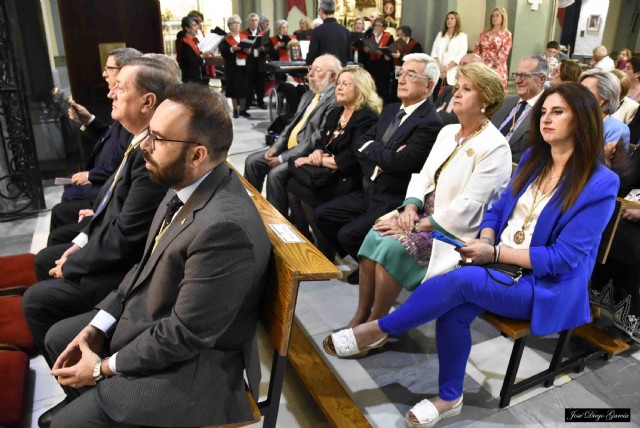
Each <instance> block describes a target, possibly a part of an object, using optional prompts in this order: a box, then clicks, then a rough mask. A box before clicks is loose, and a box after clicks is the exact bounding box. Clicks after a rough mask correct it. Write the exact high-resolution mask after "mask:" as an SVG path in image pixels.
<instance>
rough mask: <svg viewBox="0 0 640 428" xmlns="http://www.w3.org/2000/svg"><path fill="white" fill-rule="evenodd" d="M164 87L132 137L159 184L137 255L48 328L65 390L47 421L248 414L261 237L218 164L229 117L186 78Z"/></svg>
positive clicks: (130, 422) (262, 262)
mask: <svg viewBox="0 0 640 428" xmlns="http://www.w3.org/2000/svg"><path fill="white" fill-rule="evenodd" d="M167 97H168V98H167V100H166V101H164V102H163V103H162V104H161V105H160V107H158V109H157V111H156V113H155V114H154V116H153V119H152V120H151V123H150V125H149V130H150V138H148V139H145V140H144V141H143V142H142V143H141V149H142V151H143V152H144V158H145V159H146V161H147V168H148V169H149V172H150V174H151V177H152V179H153V180H157V181H158V182H161V183H163V184H164V185H166V186H169V187H170V190H169V192H167V195H166V197H165V199H164V201H163V203H161V204H160V207H159V208H158V210H157V211H156V214H155V216H154V218H153V223H152V224H151V229H150V233H149V237H148V239H147V243H146V246H145V251H144V254H143V257H142V260H141V261H140V263H139V264H138V265H136V266H134V267H133V269H131V271H130V272H129V273H128V274H127V276H126V277H125V279H124V280H123V281H122V283H121V284H120V286H119V287H118V289H117V290H114V291H113V292H111V293H110V294H109V295H108V296H107V297H106V298H105V299H104V300H102V301H101V302H100V303H99V304H98V305H97V306H96V308H95V309H94V310H91V311H90V312H87V313H84V314H81V315H78V316H75V317H73V318H70V319H65V320H63V321H61V322H59V323H57V324H56V325H54V326H53V327H52V328H51V330H50V332H49V333H48V334H47V343H46V344H47V350H48V351H49V352H50V356H51V359H53V360H55V361H56V363H55V365H54V367H53V370H52V374H53V375H54V376H57V377H58V382H59V383H60V384H61V385H63V387H64V389H65V392H66V393H67V396H68V400H67V401H70V402H69V403H67V402H63V403H61V404H60V405H58V406H56V407H54V408H53V409H52V410H50V412H51V413H55V414H54V415H53V425H54V426H61V427H87V426H91V427H125V426H126V427H134V426H135V427H139V426H142V425H144V426H172V427H177V426H192V427H193V426H196V427H201V426H211V425H216V426H217V425H222V424H229V423H233V422H241V421H245V420H248V419H250V418H251V417H252V413H251V408H250V406H249V402H248V400H247V396H246V389H245V381H244V379H245V378H244V374H245V371H246V375H247V379H248V383H249V386H250V388H252V391H253V392H254V394H256V393H257V387H258V386H259V384H260V374H259V373H260V364H259V360H258V359H257V351H258V349H257V341H256V332H257V327H258V317H259V308H260V302H261V301H262V295H263V286H264V279H265V273H266V268H267V265H268V262H269V256H270V251H271V245H270V242H269V237H268V235H267V233H266V230H265V227H264V223H263V222H262V220H261V219H260V215H259V213H258V211H257V209H256V207H255V205H254V204H253V202H252V201H251V198H250V197H249V196H248V195H247V192H246V190H245V188H244V187H243V186H242V183H241V182H240V180H239V178H238V177H237V175H236V174H235V173H234V172H233V171H231V170H230V169H229V168H228V167H227V166H226V164H225V160H226V157H227V152H228V150H229V147H230V146H231V140H232V138H233V129H232V124H231V119H230V118H229V115H228V114H227V113H226V111H225V109H224V106H223V104H222V102H221V100H220V99H219V97H218V96H216V95H214V94H212V93H211V92H209V91H208V89H207V88H205V87H201V86H199V85H196V84H185V85H181V86H177V87H172V88H170V89H169V90H168V91H167ZM81 387H85V388H82V389H78V388H81ZM256 396H257V395H256Z"/></svg>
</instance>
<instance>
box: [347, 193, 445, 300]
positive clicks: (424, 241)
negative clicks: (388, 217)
mask: <svg viewBox="0 0 640 428" xmlns="http://www.w3.org/2000/svg"><path fill="white" fill-rule="evenodd" d="M434 200H435V193H433V192H432V193H431V194H430V195H429V197H428V198H427V207H426V210H425V211H424V212H423V213H422V214H420V218H421V219H422V218H425V217H428V216H430V215H431V213H433V201H434ZM432 244H433V238H432V235H431V232H420V233H406V234H405V233H399V234H396V235H391V236H380V234H379V233H378V232H376V231H375V230H371V231H369V233H368V234H367V236H366V237H365V239H364V242H363V243H362V246H361V247H360V251H359V252H358V257H366V258H368V259H370V260H373V261H374V262H376V263H378V264H380V265H381V266H382V267H384V269H385V270H386V271H387V272H388V273H389V275H391V277H392V278H393V279H395V280H396V281H398V283H400V284H401V285H402V287H404V288H406V289H407V290H409V291H413V290H414V289H415V288H416V287H417V286H418V285H420V283H422V280H423V279H424V277H425V275H426V274H427V268H428V267H429V260H430V259H431V248H432Z"/></svg>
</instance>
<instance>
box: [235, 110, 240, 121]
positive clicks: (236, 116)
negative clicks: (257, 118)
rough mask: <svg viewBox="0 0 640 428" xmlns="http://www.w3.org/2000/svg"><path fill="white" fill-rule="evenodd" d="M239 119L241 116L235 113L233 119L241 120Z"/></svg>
mask: <svg viewBox="0 0 640 428" xmlns="http://www.w3.org/2000/svg"><path fill="white" fill-rule="evenodd" d="M239 117H240V115H239V114H238V112H237V111H234V112H233V118H234V119H237V118H239Z"/></svg>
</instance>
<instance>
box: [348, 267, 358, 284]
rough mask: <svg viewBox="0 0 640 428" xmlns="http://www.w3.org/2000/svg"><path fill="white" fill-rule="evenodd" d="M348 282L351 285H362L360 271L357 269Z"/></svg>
mask: <svg viewBox="0 0 640 428" xmlns="http://www.w3.org/2000/svg"><path fill="white" fill-rule="evenodd" d="M347 282H348V283H349V284H354V285H355V284H360V269H356V270H354V271H353V272H351V273H350V274H349V276H348V277H347Z"/></svg>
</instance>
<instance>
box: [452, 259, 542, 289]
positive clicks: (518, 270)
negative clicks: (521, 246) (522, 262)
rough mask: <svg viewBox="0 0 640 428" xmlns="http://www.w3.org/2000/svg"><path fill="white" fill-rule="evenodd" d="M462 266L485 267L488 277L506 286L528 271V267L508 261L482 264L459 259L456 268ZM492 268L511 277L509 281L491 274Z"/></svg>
mask: <svg viewBox="0 0 640 428" xmlns="http://www.w3.org/2000/svg"><path fill="white" fill-rule="evenodd" d="M463 266H479V267H482V268H485V269H486V270H487V275H489V277H490V278H491V279H493V280H494V281H495V282H497V283H498V284H502V285H506V286H507V287H510V286H512V285H513V284H517V283H518V281H520V278H522V276H523V275H524V274H526V273H529V271H530V270H529V269H525V268H523V267H520V266H518V265H512V264H509V263H487V264H484V265H476V264H473V263H465V262H464V261H462V260H460V261H459V262H458V266H456V269H457V268H460V267H463ZM492 270H494V271H496V272H500V273H503V274H505V275H507V276H508V277H510V278H511V283H508V282H504V281H502V280H500V279H498V278H496V277H495V276H493V274H492V273H491V271H492Z"/></svg>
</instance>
